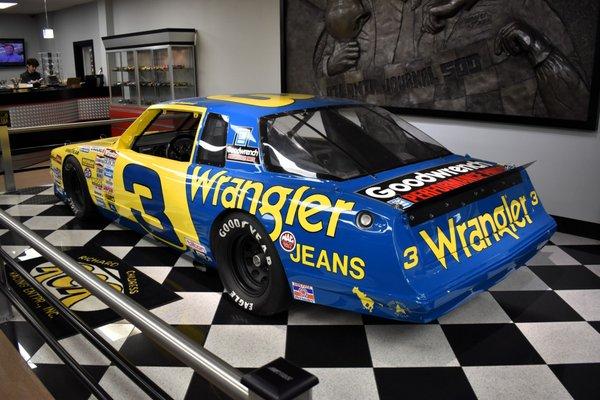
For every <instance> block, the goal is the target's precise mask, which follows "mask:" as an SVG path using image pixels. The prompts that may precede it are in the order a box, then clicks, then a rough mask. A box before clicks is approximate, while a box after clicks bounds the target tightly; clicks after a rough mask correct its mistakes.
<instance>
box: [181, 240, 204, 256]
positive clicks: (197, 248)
mask: <svg viewBox="0 0 600 400" xmlns="http://www.w3.org/2000/svg"><path fill="white" fill-rule="evenodd" d="M185 244H186V246H188V247H189V248H190V249H192V250H194V251H197V252H198V253H200V254H206V247H204V246H202V244H200V242H197V241H195V240H194V239H191V238H185Z"/></svg>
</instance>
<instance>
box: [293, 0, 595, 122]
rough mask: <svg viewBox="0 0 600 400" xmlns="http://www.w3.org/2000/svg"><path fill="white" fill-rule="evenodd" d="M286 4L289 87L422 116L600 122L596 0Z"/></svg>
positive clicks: (297, 0)
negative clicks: (353, 99)
mask: <svg viewBox="0 0 600 400" xmlns="http://www.w3.org/2000/svg"><path fill="white" fill-rule="evenodd" d="M282 11H283V21H282V26H283V35H285V37H284V39H285V40H283V41H282V42H283V44H284V48H283V49H282V51H283V54H284V58H285V63H284V66H283V68H284V71H282V72H283V74H282V76H283V81H284V82H283V86H284V89H285V90H287V91H290V92H294V91H300V92H311V93H318V94H321V95H327V96H336V97H345V98H355V99H359V100H365V101H368V102H371V103H374V104H378V105H382V106H387V107H390V108H392V109H397V110H398V111H402V112H409V113H410V112H414V113H419V114H425V115H443V116H459V117H462V118H464V117H467V118H469V117H472V118H482V119H492V120H498V121H507V122H525V123H534V124H543V125H554V126H567V127H574V128H591V129H593V128H594V127H595V125H596V123H597V109H598V107H597V105H598V103H597V102H598V76H597V75H598V67H597V66H595V65H594V64H595V63H594V61H595V58H597V57H596V56H597V54H596V53H597V48H598V40H597V36H598V35H597V30H598V29H597V25H598V16H599V11H600V6H599V4H598V3H597V2H595V1H586V0H584V1H581V2H579V1H578V2H572V1H568V0H322V1H318V0H288V1H283V2H282ZM594 67H596V68H594Z"/></svg>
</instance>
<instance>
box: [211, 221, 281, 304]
mask: <svg viewBox="0 0 600 400" xmlns="http://www.w3.org/2000/svg"><path fill="white" fill-rule="evenodd" d="M213 243H214V245H213V249H214V254H215V258H216V260H217V265H218V268H217V269H218V272H219V276H220V277H221V281H222V282H223V286H224V287H225V290H226V292H227V293H228V295H229V297H230V298H231V300H232V301H233V302H234V303H235V304H236V305H237V306H238V307H239V308H242V309H244V310H246V311H249V312H252V313H254V314H258V315H273V314H276V313H278V312H281V311H283V310H286V309H287V308H288V307H289V304H290V302H291V297H290V291H289V286H288V282H287V278H286V276H285V272H284V270H283V265H282V264H281V260H280V259H279V256H278V254H277V251H276V250H275V246H274V245H273V242H272V241H271V239H270V238H269V235H268V234H267V232H266V231H265V229H264V228H263V227H262V225H261V224H260V223H259V222H258V221H257V220H256V219H255V218H253V217H251V216H250V215H248V214H244V213H237V212H236V213H232V214H230V215H228V216H226V217H225V219H224V220H223V221H222V223H220V224H219V225H218V226H217V229H215V232H214V236H213Z"/></svg>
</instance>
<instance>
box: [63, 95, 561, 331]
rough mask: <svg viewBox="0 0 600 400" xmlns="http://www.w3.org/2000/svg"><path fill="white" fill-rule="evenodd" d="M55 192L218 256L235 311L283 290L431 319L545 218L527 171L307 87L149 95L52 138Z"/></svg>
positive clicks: (544, 228) (502, 266)
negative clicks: (86, 129)
mask: <svg viewBox="0 0 600 400" xmlns="http://www.w3.org/2000/svg"><path fill="white" fill-rule="evenodd" d="M51 166H52V174H53V176H54V184H55V191H56V194H57V195H58V196H59V197H60V198H61V199H63V200H64V201H65V202H66V203H67V204H69V205H70V207H71V208H72V210H73V212H74V213H75V215H76V216H78V217H79V218H81V219H83V220H85V219H86V218H89V217H90V216H91V215H95V214H96V213H98V212H99V213H102V214H105V215H107V216H109V217H111V218H116V219H117V220H118V222H119V223H121V224H122V225H124V226H127V227H131V228H133V229H136V230H139V231H141V232H145V233H149V234H151V235H152V236H153V237H155V238H156V239H157V240H159V241H161V242H163V243H165V244H167V245H169V246H171V247H174V248H177V249H180V250H182V251H186V250H188V251H191V252H192V253H193V254H194V255H195V257H196V259H197V261H198V262H200V263H202V264H204V265H206V266H209V267H216V268H217V271H218V273H219V276H220V278H221V280H222V281H223V285H224V287H225V289H226V292H227V293H228V294H229V296H230V297H231V299H232V300H233V302H234V303H235V304H236V305H237V306H238V307H239V308H242V309H244V310H247V311H250V312H252V313H255V314H260V315H271V314H275V313H277V312H280V311H282V310H285V309H287V307H288V306H289V304H290V301H291V300H292V299H296V300H301V301H305V302H309V303H318V304H322V305H327V306H332V307H336V308H342V309H346V310H351V311H356V312H361V313H364V314H368V315H374V316H380V317H385V318H390V319H397V320H403V321H414V322H428V321H431V320H433V319H436V318H438V317H440V316H442V315H444V314H445V313H447V312H448V311H450V310H452V309H453V308H455V307H457V306H459V305H460V304H461V303H463V302H464V301H465V300H467V299H468V298H470V297H472V296H473V294H474V293H478V292H481V291H484V290H486V289H488V288H489V287H491V286H493V285H494V284H496V283H497V282H499V281H501V280H502V279H503V278H504V277H505V276H507V275H508V274H509V273H511V272H512V271H513V270H515V269H516V268H517V267H518V266H520V265H523V264H524V263H525V262H526V261H527V260H528V259H530V258H531V257H533V256H534V255H535V254H536V252H537V251H538V250H539V249H540V248H541V247H542V246H543V245H544V244H545V243H546V242H547V241H548V240H549V238H550V237H551V236H552V234H553V233H554V231H555V227H556V224H555V222H554V220H553V219H552V218H550V217H549V216H548V214H546V212H545V210H544V208H543V207H542V204H541V202H540V199H539V198H538V195H537V192H536V191H535V189H534V188H533V186H532V183H531V181H530V179H529V177H528V175H527V172H526V171H525V168H526V167H527V166H523V167H514V166H504V165H499V164H496V163H493V162H489V161H482V160H478V159H473V158H471V157H468V156H459V155H456V154H453V153H451V152H450V151H448V150H447V149H445V148H444V147H443V146H442V145H440V144H439V143H437V142H436V141H434V140H433V139H431V138H430V137H429V136H427V135H425V134H424V133H423V132H421V131H419V130H418V129H416V128H415V127H413V126H412V125H410V124H408V123H406V122H405V121H404V120H402V119H401V118H399V117H397V116H395V115H393V114H390V113H388V112H387V111H385V110H383V109H380V108H377V107H373V106H368V105H364V104H361V103H357V102H354V101H350V100H339V99H338V100H336V99H325V98H314V97H313V96H310V95H264V94H258V95H239V96H209V97H208V98H192V99H184V100H181V101H176V102H170V103H165V104H159V105H155V106H151V107H149V108H148V109H147V110H146V111H145V112H144V113H143V114H142V115H141V116H140V117H139V118H138V120H137V121H136V122H135V123H134V124H132V128H130V129H129V130H128V131H127V132H126V133H125V134H124V135H123V136H121V137H120V138H111V139H103V140H99V141H94V142H89V143H80V144H74V145H66V146H63V147H60V148H57V149H54V150H53V151H52V155H51Z"/></svg>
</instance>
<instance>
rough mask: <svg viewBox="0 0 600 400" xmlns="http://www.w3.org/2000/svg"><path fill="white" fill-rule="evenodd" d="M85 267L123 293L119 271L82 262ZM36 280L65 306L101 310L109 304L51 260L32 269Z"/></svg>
mask: <svg viewBox="0 0 600 400" xmlns="http://www.w3.org/2000/svg"><path fill="white" fill-rule="evenodd" d="M80 264H81V266H83V267H84V268H85V269H87V270H88V271H90V272H91V273H93V274H94V275H96V276H97V277H98V278H99V279H100V280H102V281H104V282H106V283H107V284H108V285H110V286H111V287H112V288H113V289H114V290H116V291H118V292H120V293H123V292H124V289H123V285H122V284H121V282H120V281H119V279H118V277H119V271H117V270H116V269H113V268H102V267H99V266H97V265H92V264H85V263H80ZM31 275H32V276H33V277H34V278H35V280H36V281H38V282H39V283H41V284H42V285H44V287H45V288H46V289H48V291H50V293H51V294H52V295H54V296H55V297H56V298H58V299H59V300H60V301H61V302H62V303H63V304H64V305H65V307H67V308H69V309H71V310H73V311H88V312H89V311H100V310H104V309H106V308H108V306H107V305H106V304H104V303H102V302H101V301H100V300H98V299H97V298H96V297H95V296H92V294H91V293H90V292H89V291H88V290H87V289H85V288H84V287H82V286H81V285H79V283H77V282H76V281H74V280H73V278H71V277H70V276H68V275H67V274H65V273H64V272H63V271H62V270H61V269H60V268H58V267H57V266H55V265H53V264H52V263H50V262H47V263H44V264H41V265H39V266H37V267H35V268H34V269H33V270H32V271H31Z"/></svg>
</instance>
